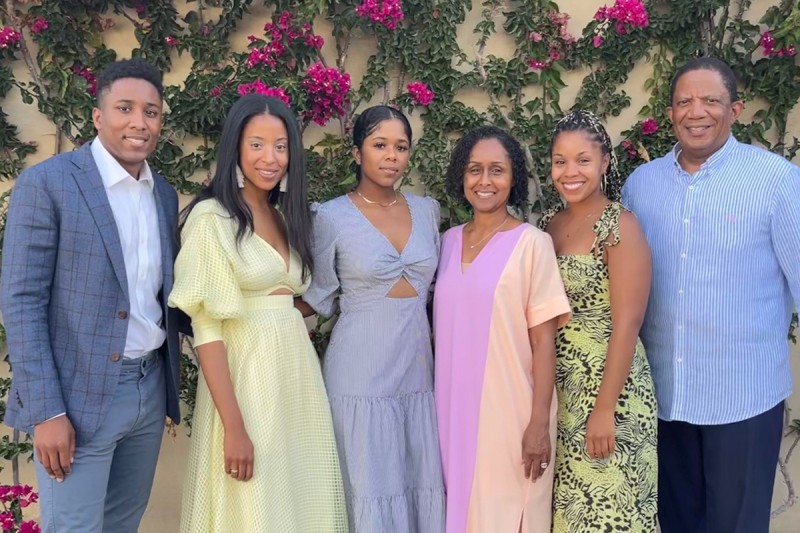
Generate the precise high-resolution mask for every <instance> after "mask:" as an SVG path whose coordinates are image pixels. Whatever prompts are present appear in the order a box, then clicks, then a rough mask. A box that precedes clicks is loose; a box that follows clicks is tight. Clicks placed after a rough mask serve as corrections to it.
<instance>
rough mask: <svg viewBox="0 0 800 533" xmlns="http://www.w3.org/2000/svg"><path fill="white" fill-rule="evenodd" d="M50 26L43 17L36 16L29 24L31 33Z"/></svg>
mask: <svg viewBox="0 0 800 533" xmlns="http://www.w3.org/2000/svg"><path fill="white" fill-rule="evenodd" d="M49 27H50V23H49V22H47V20H45V18H44V17H36V20H34V21H33V24H31V31H32V32H33V33H41V32H43V31H44V30H46V29H47V28H49Z"/></svg>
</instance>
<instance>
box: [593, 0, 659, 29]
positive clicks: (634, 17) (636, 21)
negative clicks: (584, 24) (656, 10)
mask: <svg viewBox="0 0 800 533" xmlns="http://www.w3.org/2000/svg"><path fill="white" fill-rule="evenodd" d="M594 19H595V20H597V21H600V22H602V21H609V22H611V21H614V23H615V24H614V31H615V32H616V33H617V35H625V34H627V33H630V31H631V30H633V29H636V28H646V27H647V26H649V25H650V19H649V17H648V16H647V8H645V6H644V3H643V2H641V0H616V2H614V5H613V6H611V7H608V6H603V7H601V8H600V9H598V10H597V12H596V13H595V14H594Z"/></svg>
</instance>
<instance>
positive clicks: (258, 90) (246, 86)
mask: <svg viewBox="0 0 800 533" xmlns="http://www.w3.org/2000/svg"><path fill="white" fill-rule="evenodd" d="M215 89H220V92H222V89H221V87H215V88H214V89H212V91H213V90H215ZM236 91H237V92H238V93H239V94H240V95H241V96H244V95H246V94H250V93H255V94H263V95H264V96H274V97H275V98H279V99H281V100H283V102H284V103H285V104H286V105H291V104H292V101H291V98H289V95H288V94H286V91H284V90H283V89H281V88H280V87H270V86H268V85H267V84H266V83H264V82H263V81H261V80H256V81H254V82H251V83H242V84H240V85H239V86H238V87H237V88H236Z"/></svg>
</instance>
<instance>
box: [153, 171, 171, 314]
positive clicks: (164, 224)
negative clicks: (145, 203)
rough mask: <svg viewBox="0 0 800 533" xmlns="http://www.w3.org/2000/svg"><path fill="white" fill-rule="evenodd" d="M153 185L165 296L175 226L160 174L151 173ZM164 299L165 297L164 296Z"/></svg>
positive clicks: (168, 282)
mask: <svg viewBox="0 0 800 533" xmlns="http://www.w3.org/2000/svg"><path fill="white" fill-rule="evenodd" d="M153 182H154V184H155V187H154V188H153V192H154V194H155V199H156V211H158V234H159V236H160V238H161V272H162V275H163V277H162V288H163V290H164V293H165V296H169V291H170V290H171V289H172V269H173V267H174V262H175V246H174V242H173V240H174V239H175V236H176V228H173V227H172V226H173V224H174V222H175V221H174V220H173V219H172V218H171V217H170V216H169V210H168V208H167V202H169V197H168V195H167V191H165V190H164V187H165V186H167V187H168V185H166V183H162V179H160V176H156V175H155V173H154V175H153ZM164 299H165V301H166V297H165V298H164Z"/></svg>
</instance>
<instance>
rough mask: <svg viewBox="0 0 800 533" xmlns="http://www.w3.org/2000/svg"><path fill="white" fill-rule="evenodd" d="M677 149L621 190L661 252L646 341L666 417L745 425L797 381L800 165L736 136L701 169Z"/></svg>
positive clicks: (643, 333)
mask: <svg viewBox="0 0 800 533" xmlns="http://www.w3.org/2000/svg"><path fill="white" fill-rule="evenodd" d="M679 150H680V147H679V146H676V147H675V148H674V149H673V150H672V152H670V153H669V154H667V155H666V156H664V157H662V158H659V159H656V160H655V161H652V162H650V163H647V164H645V165H642V166H641V167H639V168H637V169H636V171H635V172H634V173H633V174H631V176H630V178H628V181H627V182H626V184H625V187H624V188H623V191H622V198H623V203H624V204H625V205H626V206H627V207H628V208H629V209H630V210H631V211H633V213H634V214H635V215H636V216H637V218H638V219H639V222H640V224H641V225H642V228H643V229H644V233H645V235H646V237H647V242H648V243H649V244H650V248H651V250H652V253H653V285H652V290H651V294H650V302H649V304H648V307H647V313H646V315H645V320H644V324H643V326H642V331H641V338H642V342H643V343H644V346H645V349H646V350H647V356H648V359H649V361H650V367H651V369H652V372H653V379H654V381H655V386H656V396H657V399H658V416H659V418H661V419H663V420H681V421H685V422H689V423H692V424H726V423H729V422H738V421H740V420H745V419H747V418H751V417H753V416H755V415H758V414H761V413H763V412H765V411H767V410H768V409H770V408H772V407H774V406H775V405H776V404H777V403H778V402H780V401H781V400H783V399H785V398H786V397H787V396H789V394H790V393H791V390H792V373H791V368H790V366H789V344H788V340H787V333H788V331H789V323H790V320H791V314H792V310H793V309H794V305H798V304H800V169H798V168H797V167H796V166H795V165H793V164H791V163H789V162H788V161H787V160H785V159H784V158H782V157H780V156H778V155H776V154H773V153H771V152H768V151H766V150H763V149H761V148H758V147H755V146H750V145H747V144H741V143H739V142H738V141H736V139H734V138H733V136H731V137H730V138H729V139H728V141H727V142H726V143H725V145H724V146H723V147H722V148H720V149H719V150H718V151H717V152H716V153H715V154H713V155H712V156H711V157H710V158H708V160H707V161H706V162H705V163H703V165H702V166H701V167H700V169H699V170H698V171H697V172H696V173H694V174H689V173H687V172H686V171H684V170H683V169H682V168H681V166H680V165H679V164H678V160H677V154H678V153H679ZM793 302H794V305H793Z"/></svg>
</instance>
